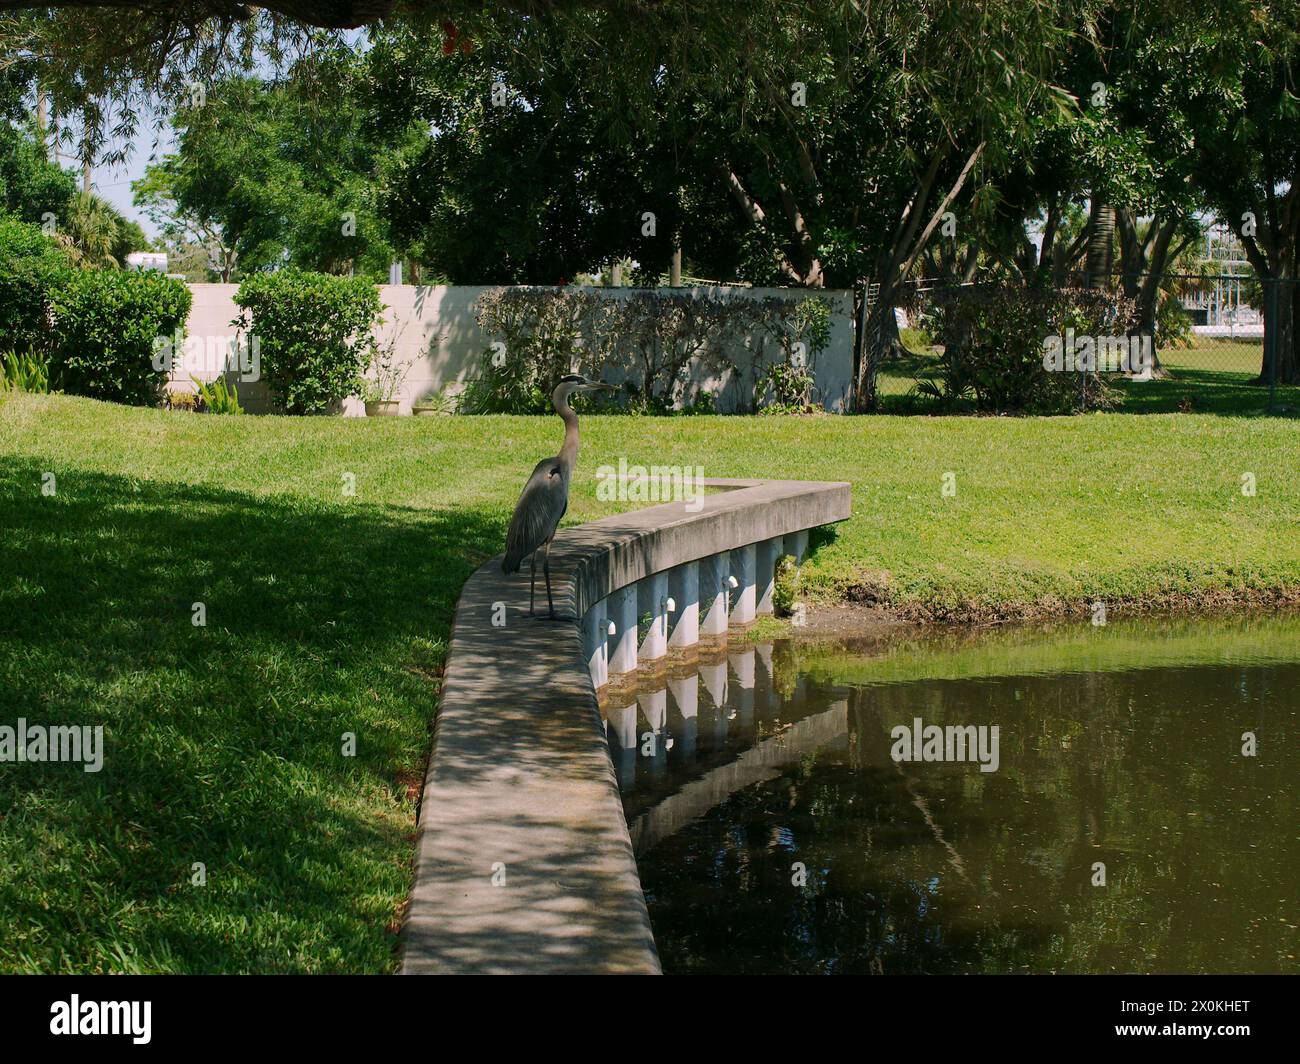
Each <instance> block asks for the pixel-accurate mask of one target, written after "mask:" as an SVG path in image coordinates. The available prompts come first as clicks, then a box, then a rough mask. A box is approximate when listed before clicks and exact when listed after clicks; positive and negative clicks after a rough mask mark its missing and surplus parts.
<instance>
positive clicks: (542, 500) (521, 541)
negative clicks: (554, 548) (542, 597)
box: [501, 455, 573, 573]
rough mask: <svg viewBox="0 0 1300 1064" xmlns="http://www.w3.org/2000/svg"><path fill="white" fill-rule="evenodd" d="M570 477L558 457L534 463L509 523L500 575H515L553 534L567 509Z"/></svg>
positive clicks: (569, 473) (567, 468)
mask: <svg viewBox="0 0 1300 1064" xmlns="http://www.w3.org/2000/svg"><path fill="white" fill-rule="evenodd" d="M572 474H573V469H572V467H570V466H568V465H567V464H566V463H564V462H563V461H561V456H560V455H556V456H555V457H554V458H543V459H542V460H541V461H540V462H538V463H537V466H536V468H534V469H533V475H532V476H531V477H529V478H528V483H527V484H525V485H524V490H523V493H522V494H521V495H520V496H519V502H518V503H517V504H516V506H515V515H514V517H513V518H511V520H510V531H509V532H507V533H506V556H505V560H504V561H502V563H501V571H502V572H504V573H517V572H519V566H521V565H522V564H523V562H524V559H525V558H527V557H528V556H529V555H530V554H532V553H533V552H534V551H536V550H537V549H538V548H539V547H541V546H542V545H543V544H545V543H546V542H547V541H548V540H550V538H551V537H552V536H553V535H555V530H556V529H557V528H559V527H560V519H561V518H562V517H563V516H564V514H565V512H566V511H567V510H568V509H569V478H570V477H571V476H572Z"/></svg>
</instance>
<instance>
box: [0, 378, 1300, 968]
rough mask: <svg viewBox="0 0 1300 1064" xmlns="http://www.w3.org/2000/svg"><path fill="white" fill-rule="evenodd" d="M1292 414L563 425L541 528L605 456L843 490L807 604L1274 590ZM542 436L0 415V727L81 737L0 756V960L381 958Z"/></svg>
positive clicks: (27, 963) (234, 963)
mask: <svg viewBox="0 0 1300 1064" xmlns="http://www.w3.org/2000/svg"><path fill="white" fill-rule="evenodd" d="M1298 432H1300V425H1298V424H1297V423H1296V422H1295V421H1292V420H1286V419H1277V418H1274V419H1269V418H1260V419H1247V418H1240V417H1231V418H1222V417H1212V416H1202V415H1195V414H1191V415H1188V414H1181V415H1177V414H1176V415H1169V416H1152V417H1129V416H1126V415H1088V416H1084V417H1078V418H1058V419H1013V418H944V419H937V418H894V417H880V418H836V417H817V418H797V419H785V418H768V417H760V418H747V419H742V418H712V417H701V418H658V419H656V418H621V417H589V418H585V419H584V421H583V453H582V456H581V462H580V469H579V473H578V477H577V480H576V482H575V485H574V496H573V501H572V505H571V507H570V510H569V514H568V517H567V518H566V523H574V522H581V521H585V520H589V519H591V518H593V517H596V516H599V515H600V514H602V513H605V512H608V511H609V510H610V509H611V504H605V503H600V502H598V501H597V499H596V496H595V480H594V471H595V469H596V468H597V466H599V465H601V464H602V463H612V464H617V462H618V460H619V458H620V457H626V458H627V460H628V462H629V463H632V464H637V463H643V464H652V463H653V464H669V465H672V464H680V465H688V464H689V465H696V464H699V465H702V466H703V467H704V472H705V474H706V475H708V476H772V477H791V478H806V479H827V480H847V481H850V482H852V484H853V517H852V519H851V520H850V521H848V522H846V523H845V524H843V525H841V526H839V528H838V529H837V530H836V532H835V534H834V535H833V536H829V537H822V538H821V539H820V540H819V541H818V542H819V545H818V547H817V550H816V553H815V555H814V556H813V558H812V559H811V560H810V562H809V564H808V566H807V567H806V575H807V587H808V592H809V594H811V595H812V596H814V597H820V598H834V597H838V596H842V595H845V594H861V593H862V590H863V589H864V588H868V589H872V590H873V592H874V593H875V594H876V595H877V596H878V597H882V598H884V599H885V600H886V601H888V602H890V603H893V604H895V605H899V606H904V607H906V606H909V605H910V606H915V607H917V608H923V609H925V610H928V611H931V612H933V613H935V614H940V615H942V614H943V613H945V612H951V611H954V610H959V609H961V608H966V607H975V608H990V609H994V610H996V609H999V608H1001V607H1002V606H1008V605H1015V604H1024V603H1048V604H1050V603H1053V602H1086V601H1091V600H1092V599H1094V598H1097V597H1101V598H1105V599H1107V600H1109V601H1114V602H1116V603H1119V602H1122V601H1123V600H1125V599H1141V598H1143V597H1159V596H1162V595H1180V594H1182V595H1189V596H1192V597H1195V596H1197V595H1202V594H1206V593H1214V592H1219V591H1227V592H1233V593H1235V592H1241V591H1244V590H1248V589H1255V590H1268V589H1278V588H1291V589H1295V588H1297V587H1300V535H1298V534H1297V533H1300V480H1298V478H1297V469H1300V462H1298V461H1297V458H1300V443H1298V442H1297V433H1298ZM559 439H560V431H559V425H558V422H557V421H556V420H555V419H553V418H510V417H499V418H468V417H465V418H460V417H456V418H404V419H376V420H359V419H358V420H350V419H349V420H344V419H327V418H303V419H291V418H253V417H244V418H219V417H214V416H206V415H193V414H184V413H169V412H162V411H153V410H139V409H128V408H124V407H118V406H111V405H107V404H102V403H96V402H92V401H89V400H83V399H70V398H64V397H28V396H17V397H11V398H3V399H0V535H2V536H3V542H4V545H5V548H4V551H3V553H0V723H9V724H11V725H12V724H13V723H14V721H15V719H16V718H18V717H25V718H27V719H28V720H29V721H31V722H40V723H45V724H58V723H69V724H91V725H93V724H99V723H102V724H104V725H105V728H106V733H107V753H106V758H105V765H104V769H103V771H102V772H100V773H98V774H87V773H83V772H82V771H81V770H80V768H79V767H78V766H70V765H51V766H41V765H31V764H28V765H23V766H15V765H3V766H0V910H2V911H3V912H4V913H5V918H6V933H5V934H4V935H3V936H0V969H2V970H5V971H14V970H44V971H49V970H67V971H95V970H103V971H110V970H111V971H124V970H146V971H157V970H168V971H363V972H376V971H387V970H391V969H392V968H393V965H394V957H395V954H394V947H395V942H396V929H397V926H398V917H399V913H400V906H401V904H402V902H403V900H404V898H405V896H406V893H407V890H408V888H409V885H410V874H411V872H410V860H411V852H412V850H411V839H412V833H413V831H414V813H415V789H414V786H413V785H414V784H416V783H417V782H418V780H419V779H420V777H421V774H422V772H423V763H424V758H425V756H426V754H427V751H428V746H429V731H428V728H429V724H430V721H431V719H432V716H433V712H434V706H435V704H436V698H437V674H438V670H439V668H440V665H441V662H442V658H443V654H444V652H445V646H446V641H447V638H448V627H449V622H450V617H451V612H452V607H453V605H454V603H455V600H456V596H457V594H458V592H459V589H460V587H461V585H462V584H463V582H464V580H465V578H466V577H467V576H468V575H469V573H470V572H472V571H473V569H474V567H475V566H476V565H478V564H480V563H481V562H482V561H483V560H485V559H486V558H488V557H490V556H491V555H492V554H493V553H495V552H496V551H497V550H499V549H500V548H501V545H502V541H503V538H504V530H505V526H506V522H507V521H508V518H509V514H510V510H511V508H512V506H513V503H514V500H515V498H516V495H517V492H518V490H519V488H520V486H521V485H522V483H523V481H524V479H525V477H526V476H527V473H528V472H529V471H530V470H531V468H532V466H533V463H534V462H535V461H536V460H537V459H538V458H539V457H541V456H544V455H546V454H552V453H554V452H555V450H556V449H557V447H558V444H559ZM46 473H53V474H54V477H55V482H54V483H55V486H56V491H55V493H54V494H53V495H52V496H50V495H44V494H42V491H41V486H42V482H43V476H44V474H46ZM948 473H951V474H953V477H952V478H950V480H949V482H950V483H954V484H955V486H956V494H955V495H953V496H945V495H944V494H943V493H942V487H943V484H944V482H945V474H948ZM1247 473H1251V474H1253V475H1254V480H1255V483H1256V487H1257V490H1256V494H1255V495H1254V496H1247V495H1243V494H1242V491H1241V486H1242V482H1243V476H1244V475H1245V474H1247ZM349 485H355V494H351V495H349V494H346V493H345V489H346V488H347V487H348V486H349ZM195 603H202V604H203V606H204V608H205V610H206V621H207V623H206V626H204V627H196V626H195V625H194V624H193V623H192V617H193V616H194V604H195ZM345 733H352V734H354V735H355V736H356V756H355V757H346V756H343V754H342V745H343V736H344V734H345ZM196 863H202V865H203V866H204V867H205V869H206V878H207V881H206V885H205V886H196V885H193V883H192V877H193V876H194V865H195V864H196Z"/></svg>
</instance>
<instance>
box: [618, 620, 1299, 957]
mask: <svg viewBox="0 0 1300 1064" xmlns="http://www.w3.org/2000/svg"><path fill="white" fill-rule="evenodd" d="M1240 635H1241V633H1240V632H1234V631H1229V630H1224V631H1219V632H1214V631H1211V632H1210V633H1209V634H1208V636H1207V642H1206V645H1207V648H1208V649H1207V654H1206V656H1207V657H1209V658H1210V659H1211V660H1210V661H1209V662H1205V663H1201V664H1196V663H1194V662H1195V658H1196V656H1195V654H1192V653H1185V654H1182V655H1181V656H1180V657H1179V658H1178V660H1177V664H1174V665H1162V666H1161V667H1158V668H1148V669H1131V668H1130V669H1123V668H1119V667H1109V666H1108V667H1107V669H1106V671H1086V672H1078V671H1052V669H1051V668H1049V667H1047V665H1045V664H1043V662H1045V661H1046V660H1047V658H1046V657H1045V656H1044V654H1045V653H1046V652H1045V651H1044V654H1039V653H1038V650H1037V649H1035V650H1034V653H1035V655H1036V656H1035V658H1034V660H1035V661H1036V662H1038V663H1039V664H1040V665H1041V667H1040V668H1036V670H1035V673H1034V674H1032V675H1010V676H1007V675H988V674H985V672H986V671H987V670H984V669H983V667H982V666H980V667H976V666H970V667H969V668H968V670H967V671H970V672H973V673H975V675H973V676H967V677H962V676H961V675H958V674H957V673H958V672H959V671H960V670H957V669H956V668H950V666H952V661H951V660H950V659H948V658H945V659H944V660H943V661H942V662H939V661H936V662H933V663H932V665H933V666H934V668H935V671H936V672H937V673H938V674H940V675H944V676H946V678H945V679H941V680H916V681H906V682H893V683H874V682H872V681H870V680H869V679H867V677H869V676H870V675H871V672H872V668H873V667H875V668H878V669H879V667H880V666H881V659H880V658H873V657H871V656H870V655H864V654H855V653H854V652H853V651H852V650H851V649H850V650H848V651H845V650H844V649H843V648H837V649H835V650H834V651H833V652H831V653H826V654H817V653H811V654H810V652H808V651H807V650H806V649H804V648H794V647H791V646H789V645H786V644H776V645H760V646H757V647H747V648H745V649H743V650H735V649H734V648H733V650H732V651H731V652H730V653H728V654H720V655H717V656H715V657H714V658H713V659H711V660H709V661H707V662H701V663H699V664H698V666H697V667H693V668H691V669H690V670H682V671H681V672H679V673H678V674H676V675H670V676H669V677H668V678H667V679H666V680H665V681H664V682H662V683H661V684H659V685H656V688H655V689H654V690H650V691H644V692H637V693H633V694H630V695H629V694H624V695H622V696H619V697H615V698H612V699H611V700H610V701H609V704H608V705H607V706H606V708H605V714H606V720H607V721H608V725H609V727H608V730H609V736H610V749H611V754H612V755H613V757H614V764H615V767H616V771H617V775H618V779H619V783H620V786H621V787H622V789H623V793H624V802H625V807H626V811H627V819H628V824H629V828H630V830H631V832H632V837H633V844H634V846H635V847H636V851H637V854H638V863H639V866H640V869H641V876H642V884H643V886H644V888H645V891H646V897H647V901H648V903H649V905H650V911H651V919H652V923H653V925H654V929H655V936H656V941H657V942H658V945H659V949H660V953H661V956H662V959H663V962H664V966H665V969H666V970H668V971H713V972H734V971H741V972H746V971H752V972H768V971H793V972H838V971H862V972H872V971H874V972H971V971H994V972H1011V971H1098V972H1108V971H1116V972H1148V971H1158V972H1166V971H1193V972H1195V971H1259V972H1272V971H1289V972H1295V971H1300V963H1297V956H1298V955H1300V938H1298V934H1300V932H1298V931H1297V927H1298V925H1300V893H1298V891H1297V886H1296V884H1297V880H1298V879H1300V815H1298V814H1300V804H1298V802H1297V793H1296V789H1295V782H1296V779H1297V769H1300V757H1298V751H1297V745H1296V739H1297V737H1300V727H1298V726H1297V724H1298V720H1300V708H1298V706H1300V625H1295V626H1294V627H1293V628H1291V629H1290V630H1289V631H1288V630H1286V629H1285V628H1284V629H1283V631H1282V632H1281V633H1280V637H1281V638H1280V640H1279V641H1278V642H1277V643H1276V646H1277V647H1281V648H1285V647H1287V646H1290V647H1291V651H1290V659H1291V660H1289V661H1288V660H1287V655H1286V651H1285V649H1281V650H1277V651H1276V652H1272V651H1270V652H1269V653H1266V654H1263V655H1262V656H1261V657H1260V658H1259V660H1250V661H1244V662H1243V663H1240V664H1224V662H1223V660H1222V655H1221V652H1222V648H1223V646H1225V645H1231V644H1232V640H1233V639H1234V638H1238V637H1240ZM1256 635H1258V633H1256ZM1271 635H1272V636H1277V635H1279V633H1278V632H1272V633H1271ZM1080 638H1083V639H1087V638H1089V637H1088V635H1087V634H1085V635H1083V636H1081V637H1080ZM1098 638H1105V639H1120V640H1127V642H1124V643H1123V644H1122V645H1123V646H1124V647H1125V648H1127V649H1128V650H1130V651H1134V650H1140V645H1141V641H1143V640H1151V641H1153V646H1154V645H1156V644H1158V645H1159V647H1160V654H1165V655H1167V654H1169V653H1170V652H1171V650H1172V649H1173V648H1172V647H1171V640H1172V639H1173V636H1171V634H1170V633H1169V632H1162V631H1161V630H1160V628H1159V627H1158V626H1151V625H1149V624H1148V625H1146V626H1144V628H1143V629H1142V630H1136V629H1135V630H1134V631H1132V632H1129V633H1124V632H1117V633H1111V634H1109V635H1107V636H1099V637H1098ZM1178 638H1182V636H1181V635H1180V636H1179V637H1178ZM1261 638H1262V637H1261ZM1288 639H1289V642H1288ZM1048 642H1049V643H1050V638H1049V640H1048ZM1260 642H1261V639H1260V638H1255V639H1254V640H1253V641H1252V645H1256V646H1258V645H1260ZM1270 646H1273V644H1270ZM1014 649H1015V653H1016V654H1019V655H1023V653H1024V652H1025V647H1024V646H1021V645H1017V646H1016V647H1015V648H1014ZM1006 650H1007V648H1006V647H998V646H993V647H992V648H991V649H990V648H984V650H983V651H981V653H980V654H978V655H976V657H975V658H974V659H972V660H976V661H978V662H982V663H988V662H990V661H995V662H996V661H1000V660H1002V659H1001V657H999V655H1000V654H1001V653H1002V652H1003V651H1006ZM985 651H987V652H985ZM962 653H966V654H968V653H969V648H963V650H962ZM1089 653H1090V654H1095V653H1097V647H1096V646H1095V645H1094V646H1092V647H1090V649H1089ZM1150 656H1151V658H1152V659H1153V660H1156V659H1159V660H1164V658H1160V656H1159V655H1158V654H1157V653H1156V652H1155V651H1154V650H1153V652H1152V654H1151V655H1150ZM1090 660H1091V659H1090ZM1134 660H1136V661H1141V660H1143V658H1142V656H1141V655H1139V656H1137V657H1136V658H1134ZM888 667H889V668H891V669H894V670H895V671H897V662H894V661H891V662H889V663H888ZM1060 667H1061V668H1062V669H1067V670H1068V669H1069V668H1070V667H1071V663H1070V661H1068V660H1063V661H1062V662H1060ZM619 703H622V704H621V705H620V704H619ZM918 716H919V717H922V718H924V720H925V721H926V723H934V724H937V725H940V726H947V725H981V724H987V725H999V726H1000V734H1001V764H1000V767H999V770H998V771H997V772H994V773H981V772H980V771H979V766H978V765H977V764H972V763H961V764H954V763H943V762H913V763H903V764H900V763H896V762H895V761H894V760H893V759H892V758H891V757H890V748H891V745H892V742H891V729H892V728H893V727H894V726H895V725H899V724H911V722H912V721H913V720H914V719H915V718H916V717H918ZM1247 731H1249V732H1251V733H1252V734H1254V735H1256V736H1257V740H1258V743H1259V752H1258V755H1257V756H1255V757H1245V756H1243V755H1242V752H1241V751H1242V746H1243V740H1242V736H1243V734H1244V733H1246V732H1247ZM1099 868H1101V869H1103V871H1104V877H1105V884H1104V885H1100V884H1099V883H1098V869H1099Z"/></svg>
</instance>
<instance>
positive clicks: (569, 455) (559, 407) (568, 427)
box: [555, 395, 578, 466]
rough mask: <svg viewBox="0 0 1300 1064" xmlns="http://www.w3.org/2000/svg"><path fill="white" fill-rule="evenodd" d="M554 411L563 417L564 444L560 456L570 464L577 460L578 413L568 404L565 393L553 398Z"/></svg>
mask: <svg viewBox="0 0 1300 1064" xmlns="http://www.w3.org/2000/svg"><path fill="white" fill-rule="evenodd" d="M555 412H556V413H557V414H559V415H560V417H561V418H563V419H564V446H563V447H561V448H560V457H561V458H562V459H564V460H565V461H567V462H568V463H569V465H570V466H572V465H574V463H576V462H577V461H578V415H577V414H575V413H574V412H573V407H571V406H570V405H569V397H568V396H567V395H561V396H560V397H559V398H557V399H556V400H555Z"/></svg>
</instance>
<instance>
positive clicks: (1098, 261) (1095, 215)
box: [1084, 198, 1115, 288]
mask: <svg viewBox="0 0 1300 1064" xmlns="http://www.w3.org/2000/svg"><path fill="white" fill-rule="evenodd" d="M1114 262H1115V208H1114V207H1111V206H1109V205H1107V204H1105V203H1102V202H1101V201H1100V200H1098V199H1096V198H1094V199H1093V200H1092V203H1091V204H1090V205H1089V213H1088V258H1087V261H1086V264H1085V266H1084V270H1085V272H1086V274H1087V276H1086V279H1085V282H1084V283H1085V284H1087V286H1088V287H1089V288H1105V287H1106V286H1107V285H1108V284H1109V283H1110V275H1111V269H1112V267H1113V266H1114Z"/></svg>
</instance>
